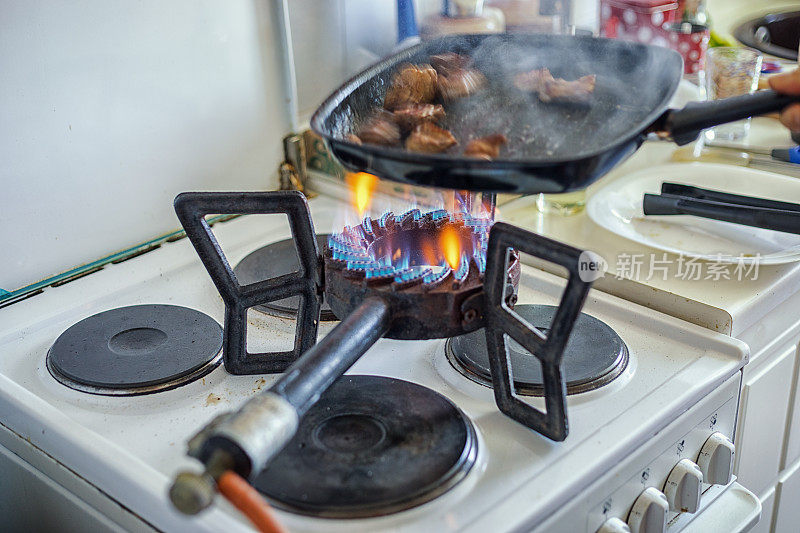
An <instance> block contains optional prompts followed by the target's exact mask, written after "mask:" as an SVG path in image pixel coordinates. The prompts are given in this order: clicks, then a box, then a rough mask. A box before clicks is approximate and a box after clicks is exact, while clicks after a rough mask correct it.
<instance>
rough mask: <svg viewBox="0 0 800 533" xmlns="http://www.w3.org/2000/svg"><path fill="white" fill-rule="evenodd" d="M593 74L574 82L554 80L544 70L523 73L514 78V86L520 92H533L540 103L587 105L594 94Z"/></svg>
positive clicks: (547, 71)
mask: <svg viewBox="0 0 800 533" xmlns="http://www.w3.org/2000/svg"><path fill="white" fill-rule="evenodd" d="M596 78H597V77H596V76H595V75H594V74H589V75H588V76H583V77H581V78H578V79H577V80H574V81H567V80H564V79H561V78H554V77H553V75H552V74H551V73H550V71H549V70H548V69H546V68H540V69H536V70H532V71H530V72H523V73H521V74H517V75H516V76H515V77H514V85H516V87H517V88H518V89H520V90H522V91H530V92H535V93H537V95H538V96H539V100H541V101H542V102H564V103H571V104H587V103H589V100H591V98H592V93H594V84H595V81H596Z"/></svg>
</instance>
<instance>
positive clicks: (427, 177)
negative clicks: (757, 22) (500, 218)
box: [311, 34, 798, 193]
mask: <svg viewBox="0 0 800 533" xmlns="http://www.w3.org/2000/svg"><path fill="white" fill-rule="evenodd" d="M443 52H457V53H460V54H463V55H468V56H470V57H471V58H472V64H473V66H474V68H477V69H478V70H480V71H481V72H483V74H484V75H485V76H486V78H487V79H488V82H489V83H488V87H487V88H485V89H483V90H482V91H480V92H479V93H476V94H475V95H472V96H469V97H466V98H463V99H460V100H454V101H451V102H447V103H445V104H444V105H445V111H446V112H447V117H446V118H445V119H444V121H443V123H442V126H443V127H445V128H446V129H448V130H450V131H452V132H453V134H454V135H455V137H456V138H457V139H459V141H460V144H459V146H456V147H454V148H451V149H450V150H448V151H447V152H445V153H442V154H420V153H416V152H410V151H407V150H405V149H404V148H402V147H396V148H395V147H385V146H379V145H373V144H367V143H364V144H361V145H359V144H356V143H353V142H349V141H348V140H347V139H346V137H347V135H348V134H350V133H356V134H357V132H358V129H359V126H360V125H361V123H362V122H363V121H364V120H365V119H366V118H367V117H369V116H370V115H371V114H372V113H373V112H374V110H375V109H379V108H382V107H383V98H384V95H385V93H386V87H387V85H388V84H389V82H390V80H391V77H392V74H393V73H394V72H395V71H396V70H397V69H398V68H399V67H400V66H401V65H402V64H404V63H413V64H421V63H428V62H429V58H430V56H431V55H434V54H440V53H443ZM541 67H547V68H548V69H550V71H551V72H552V74H553V76H555V77H557V78H564V79H567V80H574V79H577V78H579V77H580V76H583V75H586V74H595V75H596V76H597V82H596V87H595V92H594V94H593V96H592V100H591V103H590V105H584V106H581V105H566V104H554V103H549V104H545V103H542V102H540V101H539V100H538V98H537V97H536V96H535V95H531V94H529V93H524V92H522V91H519V90H518V89H517V88H516V87H515V86H514V84H513V77H514V75H515V74H518V73H520V72H527V71H530V70H533V69H537V68H541ZM682 73H683V63H682V60H681V57H680V55H678V54H677V53H676V52H674V51H672V50H669V49H667V48H661V47H657V46H649V45H643V44H637V43H629V42H625V41H618V40H611V39H600V38H594V37H576V36H566V35H544V34H502V35H460V36H449V37H443V38H440V39H436V40H433V41H429V42H425V43H422V44H419V45H417V46H414V47H412V48H408V49H405V50H403V51H402V52H400V53H398V54H395V55H393V56H391V57H388V58H386V59H383V60H382V61H380V62H378V63H376V64H375V65H373V66H371V67H369V68H368V69H366V70H365V71H364V72H362V73H360V74H358V75H357V76H355V77H354V78H352V79H351V80H349V81H347V82H346V83H345V84H344V85H342V86H341V87H340V88H339V89H337V90H336V92H334V93H333V94H332V95H331V96H330V97H329V98H328V99H327V100H326V101H325V102H324V103H323V104H322V105H321V106H320V108H319V109H318V110H317V111H316V113H315V114H314V116H313V117H312V119H311V127H312V129H313V130H314V131H315V132H317V133H318V134H319V135H321V136H322V137H323V138H324V139H325V140H326V141H327V143H328V146H329V148H330V150H331V152H332V153H333V155H334V156H335V157H336V158H337V159H338V160H339V161H340V162H341V163H342V164H343V165H344V166H345V167H346V168H347V169H349V170H352V171H356V172H358V171H364V172H369V173H372V174H375V175H377V176H380V177H382V178H387V179H391V180H394V181H399V182H403V183H408V184H412V185H425V186H435V187H445V188H451V189H466V190H472V191H495V192H515V193H563V192H569V191H574V190H579V189H583V188H585V187H586V186H588V185H589V184H591V183H593V182H594V181H596V180H597V179H599V178H600V177H602V176H603V175H605V174H606V173H607V172H609V171H610V170H611V169H612V168H614V167H615V166H616V165H617V164H619V163H620V162H621V161H623V160H624V159H625V158H627V157H628V156H630V155H631V154H633V153H634V152H635V151H636V150H637V149H638V148H639V146H640V145H641V144H642V142H643V141H644V139H645V137H646V136H647V135H648V134H650V133H655V134H658V135H660V136H662V137H667V138H671V139H672V140H674V141H675V142H676V143H678V144H686V143H688V142H691V141H692V140H694V139H695V138H697V136H698V135H699V134H700V132H701V131H702V130H703V129H705V128H708V127H711V126H715V125H718V124H723V123H726V122H731V121H735V120H740V119H742V118H746V117H749V116H753V115H760V114H764V113H768V112H772V111H777V110H779V109H782V108H783V107H785V106H786V105H788V104H789V103H791V102H793V101H796V100H798V98H797V97H788V96H782V95H777V94H776V93H774V92H773V91H759V92H758V93H756V94H753V95H745V96H739V97H734V98H728V99H724V100H716V101H713V102H700V103H692V104H689V105H687V106H686V107H684V108H683V109H679V110H675V109H668V107H667V106H668V103H669V101H670V99H671V97H672V95H673V93H674V92H675V90H676V88H677V86H678V83H679V81H680V79H681V76H682ZM493 133H502V134H504V135H506V137H507V138H508V144H507V145H506V146H504V147H503V149H502V150H501V152H500V157H499V158H497V159H495V160H494V161H485V160H480V159H476V158H471V157H467V156H464V155H463V150H464V146H465V145H466V143H467V142H468V141H469V140H470V139H472V138H476V137H481V136H484V135H489V134H493Z"/></svg>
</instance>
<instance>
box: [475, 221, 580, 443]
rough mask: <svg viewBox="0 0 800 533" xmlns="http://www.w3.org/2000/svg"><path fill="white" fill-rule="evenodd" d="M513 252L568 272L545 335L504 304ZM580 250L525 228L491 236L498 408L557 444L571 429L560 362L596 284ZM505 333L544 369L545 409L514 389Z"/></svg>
mask: <svg viewBox="0 0 800 533" xmlns="http://www.w3.org/2000/svg"><path fill="white" fill-rule="evenodd" d="M511 248H513V249H515V250H518V251H520V252H524V253H527V254H530V255H532V256H535V257H538V258H540V259H543V260H545V261H549V262H551V263H554V264H557V265H560V266H562V267H564V268H565V269H566V270H567V272H568V273H569V279H568V281H567V286H566V288H565V289H564V292H563V294H562V296H561V302H560V303H559V305H558V309H557V310H556V314H555V316H554V317H553V322H552V324H551V325H550V330H549V331H548V332H547V333H546V334H545V332H543V331H540V330H538V329H536V328H535V327H532V326H529V325H528V324H526V323H525V322H523V321H522V320H520V318H519V317H518V316H516V315H515V314H514V313H513V312H512V311H511V310H510V309H508V307H507V305H506V304H505V288H506V277H507V275H508V274H507V272H508V254H509V250H510V249H511ZM582 254H583V252H582V251H581V250H579V249H577V248H573V247H571V246H567V245H566V244H563V243H560V242H558V241H554V240H551V239H548V238H546V237H542V236H541V235H536V234H535V233H531V232H529V231H525V230H523V229H521V228H518V227H515V226H512V225H510V224H505V223H503V222H498V223H496V224H495V225H494V226H493V227H492V231H491V233H490V234H489V245H488V248H487V252H486V275H485V278H484V291H485V292H486V309H485V310H484V316H485V318H486V345H487V349H488V352H489V366H490V369H491V374H492V387H493V388H494V397H495V402H496V403H497V406H498V407H499V408H500V410H501V411H502V412H503V413H505V414H506V415H507V416H509V417H511V418H513V419H514V420H516V421H517V422H519V423H521V424H523V425H525V426H527V427H529V428H531V429H533V430H534V431H537V432H539V433H541V434H542V435H544V436H545V437H547V438H550V439H552V440H555V441H563V440H564V439H565V438H567V433H568V431H569V428H568V423H567V400H566V395H567V392H566V384H565V382H564V377H563V375H562V372H561V360H562V358H563V356H564V348H566V346H567V341H568V340H569V336H570V333H572V328H573V326H574V325H575V321H576V320H577V318H578V315H580V312H581V308H583V303H584V301H585V300H586V296H587V294H588V293H589V289H590V288H591V285H592V282H591V281H589V280H588V279H584V278H586V276H581V271H582V269H584V271H586V272H588V270H590V269H591V267H589V266H588V265H582V264H581V262H582V260H584V262H586V261H585V260H586V256H583V255H582ZM505 335H508V336H509V337H511V338H512V339H514V340H515V341H517V342H518V343H519V344H521V345H522V346H524V347H525V349H527V350H528V351H529V352H530V353H532V354H533V355H534V356H535V357H536V358H537V359H538V360H539V363H540V364H541V365H542V376H543V378H544V400H545V409H546V411H544V412H542V411H540V410H539V409H537V408H535V407H533V406H531V405H530V404H528V403H525V402H523V401H522V400H520V399H519V397H517V395H516V393H515V391H514V376H513V369H512V368H511V366H510V364H509V358H508V353H507V351H506V341H505Z"/></svg>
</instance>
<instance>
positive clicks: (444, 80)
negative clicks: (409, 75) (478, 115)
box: [431, 52, 486, 100]
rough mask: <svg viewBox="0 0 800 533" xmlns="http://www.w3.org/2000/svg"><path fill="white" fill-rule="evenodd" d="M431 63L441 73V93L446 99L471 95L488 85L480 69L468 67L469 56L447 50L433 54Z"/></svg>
mask: <svg viewBox="0 0 800 533" xmlns="http://www.w3.org/2000/svg"><path fill="white" fill-rule="evenodd" d="M431 64H432V65H433V68H435V69H436V72H437V73H438V74H439V78H438V85H439V94H440V95H441V96H442V98H443V99H444V100H453V99H454V98H461V97H463V96H469V95H470V94H472V93H474V92H475V91H477V90H478V89H480V88H481V87H483V86H484V85H486V78H485V77H484V75H483V74H481V72H480V71H478V70H475V69H471V68H467V65H469V57H467V56H462V55H461V54H456V53H455V52H446V53H444V54H438V55H434V56H431Z"/></svg>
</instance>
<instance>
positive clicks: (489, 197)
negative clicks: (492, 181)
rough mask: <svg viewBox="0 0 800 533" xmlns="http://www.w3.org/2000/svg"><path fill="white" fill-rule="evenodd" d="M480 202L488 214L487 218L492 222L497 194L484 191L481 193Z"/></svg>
mask: <svg viewBox="0 0 800 533" xmlns="http://www.w3.org/2000/svg"><path fill="white" fill-rule="evenodd" d="M481 203H482V204H483V209H484V211H486V212H487V213H488V214H489V219H490V220H492V221H493V222H494V211H495V207H496V206H497V194H496V193H493V192H485V193H482V194H481Z"/></svg>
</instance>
